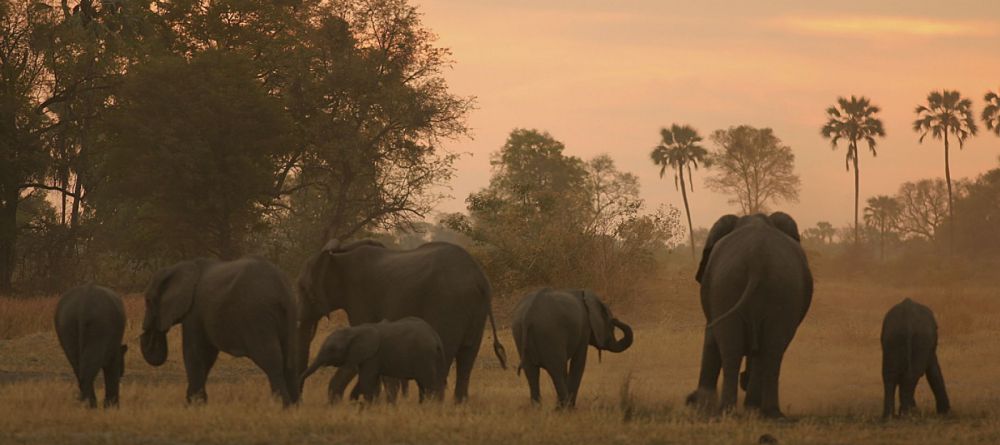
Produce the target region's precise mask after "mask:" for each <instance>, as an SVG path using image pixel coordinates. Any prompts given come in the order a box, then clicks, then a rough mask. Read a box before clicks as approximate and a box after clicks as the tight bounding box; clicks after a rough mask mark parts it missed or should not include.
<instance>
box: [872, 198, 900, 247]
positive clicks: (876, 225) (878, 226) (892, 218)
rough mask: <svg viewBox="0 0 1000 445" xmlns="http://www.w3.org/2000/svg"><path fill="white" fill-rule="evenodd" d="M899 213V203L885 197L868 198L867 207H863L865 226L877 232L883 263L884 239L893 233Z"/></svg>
mask: <svg viewBox="0 0 1000 445" xmlns="http://www.w3.org/2000/svg"><path fill="white" fill-rule="evenodd" d="M901 212H902V210H901V209H900V205H899V201H896V199H895V198H893V197H891V196H887V195H879V196H874V197H871V198H868V205H867V206H865V224H866V225H868V227H870V228H872V229H874V230H875V231H877V232H878V235H879V253H880V254H879V256H880V257H881V259H882V260H883V261H884V260H885V241H886V238H888V237H889V236H890V235H892V234H893V233H894V232H895V230H896V228H897V223H898V221H899V215H900V213H901Z"/></svg>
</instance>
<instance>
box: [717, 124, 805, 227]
mask: <svg viewBox="0 0 1000 445" xmlns="http://www.w3.org/2000/svg"><path fill="white" fill-rule="evenodd" d="M711 140H712V142H713V143H715V145H716V147H717V150H715V151H714V152H713V153H712V156H711V160H712V164H713V168H714V169H715V171H716V173H715V175H714V176H712V177H710V178H708V186H709V188H711V189H713V190H715V191H718V192H721V193H726V194H729V195H731V196H733V197H732V198H731V199H730V200H729V202H730V203H732V204H737V205H739V206H740V209H741V210H742V212H743V213H744V214H747V215H750V214H754V213H761V212H766V211H767V210H768V203H772V204H776V203H779V202H796V201H798V198H799V186H800V184H801V181H800V180H799V176H798V175H796V174H795V154H794V153H792V148H791V147H789V146H787V145H784V144H783V143H782V142H781V139H778V137H777V136H775V135H774V132H773V131H772V130H771V129H770V128H754V127H751V126H749V125H740V126H738V127H729V128H728V129H726V130H716V131H715V132H714V133H712V136H711Z"/></svg>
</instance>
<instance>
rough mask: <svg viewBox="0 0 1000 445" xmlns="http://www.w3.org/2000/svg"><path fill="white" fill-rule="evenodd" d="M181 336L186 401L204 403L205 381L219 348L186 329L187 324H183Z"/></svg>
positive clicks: (205, 393)
mask: <svg viewBox="0 0 1000 445" xmlns="http://www.w3.org/2000/svg"><path fill="white" fill-rule="evenodd" d="M181 337H182V342H183V344H184V371H185V372H186V373H187V380H188V386H187V396H186V399H187V403H206V402H208V393H207V392H206V391H205V382H207V381H208V373H209V371H211V370H212V366H214V365H215V360H216V359H217V358H218V357H219V350H218V349H216V348H215V347H214V346H212V345H210V344H208V342H207V341H206V340H205V339H203V338H202V337H201V335H200V334H198V333H196V332H192V329H188V326H184V332H183V334H182V335H181Z"/></svg>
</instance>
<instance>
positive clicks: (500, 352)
mask: <svg viewBox="0 0 1000 445" xmlns="http://www.w3.org/2000/svg"><path fill="white" fill-rule="evenodd" d="M486 315H487V316H489V317H490V328H491V329H493V353H494V354H496V355H497V360H500V367H501V368H503V369H507V350H506V349H504V347H503V344H501V343H500V338H499V337H497V324H496V322H494V321H493V307H492V305H490V306H487V307H486Z"/></svg>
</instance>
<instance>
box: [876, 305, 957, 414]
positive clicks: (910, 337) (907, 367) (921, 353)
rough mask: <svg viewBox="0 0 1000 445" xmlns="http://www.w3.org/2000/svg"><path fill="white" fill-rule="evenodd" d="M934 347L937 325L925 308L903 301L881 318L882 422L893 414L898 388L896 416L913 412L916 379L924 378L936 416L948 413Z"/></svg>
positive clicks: (946, 398)
mask: <svg viewBox="0 0 1000 445" xmlns="http://www.w3.org/2000/svg"><path fill="white" fill-rule="evenodd" d="M937 343H938V332H937V322H936V321H935V320H934V313H933V312H931V310H930V308H928V307H927V306H924V305H922V304H920V303H917V302H915V301H913V300H911V299H909V298H907V299H905V300H903V301H902V302H901V303H899V304H897V305H895V306H893V307H892V309H889V312H888V313H886V314H885V319H884V320H883V321H882V383H883V384H884V385H885V404H884V407H883V410H882V417H883V418H889V417H891V416H892V415H893V414H894V411H895V396H896V388H899V414H901V415H905V414H907V413H909V412H910V410H912V409H913V408H916V405H917V404H916V402H915V400H914V398H913V393H914V391H915V390H916V388H917V383H918V382H919V381H920V377H923V376H925V375H926V376H927V383H928V384H930V386H931V391H933V392H934V401H935V402H936V405H937V412H938V414H945V413H947V412H948V411H950V410H951V404H950V402H949V401H948V391H947V390H945V386H944V376H943V375H942V374H941V365H940V364H939V363H938V357H937Z"/></svg>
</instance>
